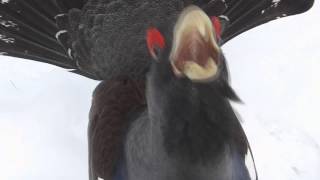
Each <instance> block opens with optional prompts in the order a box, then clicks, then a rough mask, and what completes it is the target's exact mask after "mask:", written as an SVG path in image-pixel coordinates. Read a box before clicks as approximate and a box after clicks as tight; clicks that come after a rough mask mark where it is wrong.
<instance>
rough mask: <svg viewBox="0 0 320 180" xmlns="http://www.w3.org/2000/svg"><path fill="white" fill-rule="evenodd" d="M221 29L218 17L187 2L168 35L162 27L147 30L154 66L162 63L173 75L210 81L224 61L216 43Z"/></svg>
mask: <svg viewBox="0 0 320 180" xmlns="http://www.w3.org/2000/svg"><path fill="white" fill-rule="evenodd" d="M220 29H221V28H220V24H219V22H218V20H217V18H209V17H208V16H207V14H206V13H205V12H204V11H203V10H201V9H200V8H198V7H197V6H189V7H187V8H186V9H184V10H183V11H182V13H181V14H180V15H179V16H178V19H177V22H176V23H175V26H174V29H173V32H171V35H170V34H168V33H167V32H162V31H165V30H163V29H161V28H156V27H151V28H149V29H148V30H147V34H146V40H147V47H148V51H149V53H150V55H151V57H152V59H153V61H154V64H156V66H158V67H157V68H161V67H163V68H164V69H165V71H169V74H172V75H174V77H176V78H179V79H188V80H191V81H192V82H204V83H205V82H211V81H214V80H215V79H217V78H218V77H219V74H220V72H221V69H222V68H223V65H224V62H223V61H224V58H223V55H222V51H221V49H220V47H219V44H218V41H219V36H220V34H219V33H220ZM163 68H161V69H163Z"/></svg>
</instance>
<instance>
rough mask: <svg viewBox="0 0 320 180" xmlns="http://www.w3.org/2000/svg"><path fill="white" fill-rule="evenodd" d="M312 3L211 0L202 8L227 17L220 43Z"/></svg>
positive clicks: (283, 0)
mask: <svg viewBox="0 0 320 180" xmlns="http://www.w3.org/2000/svg"><path fill="white" fill-rule="evenodd" d="M313 3H314V0H295V1H293V0H277V1H276V0H259V1H257V0H211V1H210V2H209V3H207V4H206V5H205V6H204V7H203V8H204V9H205V11H206V12H207V13H208V14H209V15H212V16H219V15H220V16H221V17H222V16H223V18H224V19H223V20H225V19H227V21H228V22H225V24H228V25H227V26H226V27H225V29H224V31H223V33H222V36H221V38H222V43H226V42H227V41H229V40H230V39H232V38H233V37H235V36H237V35H239V34H241V33H242V32H245V31H247V30H249V29H252V28H254V27H256V26H258V25H261V24H264V23H266V22H268V21H271V20H275V19H278V18H282V17H286V16H290V15H295V14H299V13H303V12H305V11H307V10H308V9H310V8H311V7H312V5H313ZM218 5H219V6H218ZM217 8H218V10H217Z"/></svg>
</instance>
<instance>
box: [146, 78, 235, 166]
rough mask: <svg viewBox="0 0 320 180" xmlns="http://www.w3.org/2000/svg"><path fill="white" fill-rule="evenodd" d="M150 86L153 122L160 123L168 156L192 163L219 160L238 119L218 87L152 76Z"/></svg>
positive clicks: (149, 106) (148, 99)
mask: <svg viewBox="0 0 320 180" xmlns="http://www.w3.org/2000/svg"><path fill="white" fill-rule="evenodd" d="M147 87H148V91H147V101H148V108H149V114H150V117H151V121H160V123H159V122H158V123H154V124H159V126H160V129H161V135H162V137H163V142H162V143H163V145H164V148H165V150H166V152H167V154H168V155H169V156H171V157H174V158H179V159H182V160H188V161H192V162H199V161H201V162H203V161H211V160H212V159H213V158H217V157H219V154H220V153H222V152H223V149H224V144H225V143H226V141H228V139H229V138H230V134H231V132H232V128H233V124H235V123H236V121H237V118H236V116H235V115H234V112H233V110H232V108H231V106H230V104H229V101H228V99H227V98H226V97H224V96H223V94H221V93H220V91H219V89H218V88H215V87H214V86H211V85H206V84H194V83H191V82H190V81H189V80H187V79H179V80H177V79H172V78H169V77H163V78H159V76H152V75H151V76H150V77H149V79H148V83H147Z"/></svg>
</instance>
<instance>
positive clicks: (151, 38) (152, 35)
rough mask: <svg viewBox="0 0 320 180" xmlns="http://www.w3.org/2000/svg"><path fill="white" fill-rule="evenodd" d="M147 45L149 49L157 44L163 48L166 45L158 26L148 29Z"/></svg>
mask: <svg viewBox="0 0 320 180" xmlns="http://www.w3.org/2000/svg"><path fill="white" fill-rule="evenodd" d="M147 45H148V48H149V50H150V49H153V48H154V47H155V46H158V47H159V48H161V49H163V48H164V46H165V41H164V37H163V36H162V34H161V33H160V31H159V30H158V29H157V28H149V29H148V30H147Z"/></svg>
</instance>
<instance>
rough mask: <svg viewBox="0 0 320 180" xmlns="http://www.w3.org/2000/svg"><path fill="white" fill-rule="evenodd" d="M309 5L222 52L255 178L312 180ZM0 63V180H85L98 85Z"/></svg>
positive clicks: (318, 65) (319, 43)
mask: <svg viewBox="0 0 320 180" xmlns="http://www.w3.org/2000/svg"><path fill="white" fill-rule="evenodd" d="M1 2H3V1H1ZM315 3H316V4H315V7H314V8H313V9H312V10H311V11H310V12H308V13H306V14H303V15H299V16H294V17H288V18H285V19H280V20H277V21H274V22H272V23H268V24H266V25H264V26H261V27H259V28H256V29H254V30H250V31H249V32H248V33H245V34H243V35H241V36H239V37H237V38H235V39H234V40H232V41H230V42H229V43H228V44H227V45H226V46H224V47H223V50H224V52H225V54H226V57H227V60H228V62H229V67H230V71H231V79H232V86H233V87H234V88H235V90H236V92H238V94H239V96H240V97H241V98H242V100H243V101H244V104H234V107H235V108H236V110H237V111H238V112H239V114H240V115H241V117H242V120H243V125H244V128H245V129H246V132H247V135H248V137H249V141H250V142H251V146H252V149H253V153H254V155H255V161H256V164H257V168H258V173H259V177H260V180H270V179H272V180H318V179H319V178H320V172H319V169H320V148H319V145H320V131H319V129H320V121H319V120H320V113H319V107H320V104H319V103H320V94H319V92H320V71H319V69H320V61H319V60H320V51H319V47H320V35H319V31H318V30H319V26H320V24H319V23H315V22H316V19H318V18H319V17H320V6H319V3H318V2H315ZM271 35H272V36H271ZM0 67H1V71H0V87H1V88H0V142H1V143H0V169H1V173H0V179H1V180H38V179H46V180H57V179H59V180H69V179H78V180H87V179H88V178H87V177H88V173H87V169H88V167H87V166H88V165H87V164H88V163H87V139H86V127H87V121H88V111H89V108H90V101H91V93H92V91H93V89H94V88H95V86H96V85H97V84H98V82H97V81H93V80H89V79H86V78H84V77H81V76H78V75H75V74H72V73H68V72H66V71H65V70H63V69H60V68H57V67H54V66H51V65H46V64H41V63H37V62H32V61H27V60H21V59H14V58H9V57H0Z"/></svg>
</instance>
